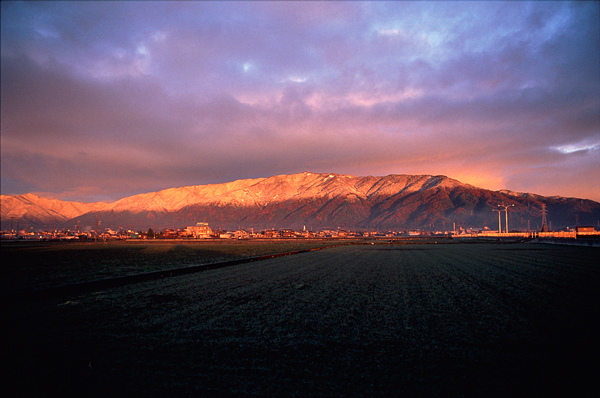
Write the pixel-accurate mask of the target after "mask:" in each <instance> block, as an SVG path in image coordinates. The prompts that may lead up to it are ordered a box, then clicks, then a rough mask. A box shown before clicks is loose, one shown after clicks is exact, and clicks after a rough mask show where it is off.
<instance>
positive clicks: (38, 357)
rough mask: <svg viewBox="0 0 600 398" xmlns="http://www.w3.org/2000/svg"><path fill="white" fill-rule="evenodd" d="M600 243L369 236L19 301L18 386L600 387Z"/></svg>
mask: <svg viewBox="0 0 600 398" xmlns="http://www.w3.org/2000/svg"><path fill="white" fill-rule="evenodd" d="M599 255H600V250H599V249H597V248H587V247H569V246H551V245H539V244H437V245H435V244H429V245H368V246H364V245H362V246H356V245H355V246H344V247H337V248H332V249H326V250H322V251H318V252H310V253H303V254H298V255H294V256H289V257H282V258H277V259H272V260H267V261H261V262H255V263H249V264H243V265H238V266H234V267H229V268H222V269H218V270H211V271H205V272H201V273H197V274H193V275H187V276H180V277H173V278H168V279H163V280H159V281H151V282H144V283H138V284H134V285H129V286H125V287H121V288H115V289H110V290H106V291H99V292H92V293H89V294H85V295H81V296H77V297H63V298H60V299H46V300H43V301H40V300H38V301H33V302H17V303H15V302H11V303H3V310H4V312H5V314H3V326H2V328H3V334H4V335H5V336H6V337H5V339H4V342H3V351H4V352H3V358H4V359H3V365H4V366H5V367H6V369H5V371H4V373H3V374H4V375H5V376H7V380H9V386H8V387H10V384H16V386H17V388H18V389H17V391H19V394H18V396H41V395H44V396H45V395H50V394H51V393H52V392H53V391H55V392H58V393H60V394H61V395H66V396H71V395H72V396H86V397H89V396H111V397H112V396H123V397H125V396H127V397H129V396H141V395H144V396H155V397H163V396H177V397H187V396H189V397H192V396H198V397H206V396H209V397H222V396H261V397H263V396H282V397H283V396H302V397H304V396H306V397H308V396H310V397H313V396H316V397H319V396H321V397H331V396H336V397H339V396H347V397H354V396H445V397H447V396H454V397H459V396H486V397H489V396H497V397H505V396H526V395H534V396H540V395H545V394H546V395H547V394H550V393H552V395H555V396H556V394H558V395H559V396H560V395H570V396H572V395H575V396H585V395H586V394H585V393H584V391H587V390H586V389H589V388H590V387H592V388H593V389H594V391H593V393H592V394H591V395H589V396H597V394H598V384H597V381H596V379H597V375H598V374H599V373H598V372H599V370H600V369H599V366H598V363H597V358H598V354H599V353H600V349H599V348H600V347H599V343H598V335H599V332H600V328H599V327H598V326H596V322H595V321H596V319H597V318H598V314H600V293H599V289H598V286H600V285H599V282H600V268H599V267H598V265H597V259H598V258H599ZM115 261H116V260H115ZM590 363H591V365H590ZM6 390H7V391H10V390H9V389H6Z"/></svg>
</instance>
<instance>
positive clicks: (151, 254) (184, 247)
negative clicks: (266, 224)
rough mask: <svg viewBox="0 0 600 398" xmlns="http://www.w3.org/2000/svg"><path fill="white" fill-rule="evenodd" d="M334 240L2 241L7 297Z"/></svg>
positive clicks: (1, 285)
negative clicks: (34, 290) (27, 291)
mask: <svg viewBox="0 0 600 398" xmlns="http://www.w3.org/2000/svg"><path fill="white" fill-rule="evenodd" d="M336 243H337V242H336V241H334V240H298V241H295V240H280V241H268V240H260V241H259V240H240V241H236V240H216V241H215V240H206V241H193V240H190V241H160V240H159V241H139V242H132V241H127V242H123V241H110V243H108V244H102V243H98V244H95V243H93V242H89V243H88V242H86V243H79V242H75V243H65V242H14V243H10V242H9V243H6V242H2V271H3V273H4V276H5V277H4V278H1V279H0V288H1V290H2V292H3V293H10V292H15V291H22V290H31V289H39V288H46V287H51V286H57V285H62V284H68V283H79V282H86V281H91V280H97V279H103V278H111V277H118V276H125V275H135V274H139V273H144V272H152V271H160V270H166V269H171V268H180V267H187V266H192V265H199V264H210V263H216V262H222V261H229V260H237V259H240V258H247V257H254V256H260V255H265V254H271V253H280V252H288V251H293V250H302V249H307V248H314V247H323V246H329V245H335V244H336Z"/></svg>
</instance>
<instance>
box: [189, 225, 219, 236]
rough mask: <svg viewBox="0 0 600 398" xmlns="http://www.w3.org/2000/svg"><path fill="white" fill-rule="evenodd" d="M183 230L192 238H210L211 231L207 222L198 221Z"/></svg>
mask: <svg viewBox="0 0 600 398" xmlns="http://www.w3.org/2000/svg"><path fill="white" fill-rule="evenodd" d="M185 231H186V232H187V234H188V235H191V236H192V237H193V238H210V237H211V236H212V233H213V232H212V230H211V229H210V227H209V226H208V223H207V222H198V223H196V225H194V226H191V227H187V228H186V229H185Z"/></svg>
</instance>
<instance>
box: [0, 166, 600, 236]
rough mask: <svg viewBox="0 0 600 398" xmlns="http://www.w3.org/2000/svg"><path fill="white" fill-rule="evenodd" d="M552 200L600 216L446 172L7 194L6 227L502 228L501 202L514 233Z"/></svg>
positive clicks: (579, 216)
mask: <svg viewBox="0 0 600 398" xmlns="http://www.w3.org/2000/svg"><path fill="white" fill-rule="evenodd" d="M542 204H545V205H546V206H547V209H548V213H549V216H548V218H549V219H550V220H551V221H552V223H553V226H554V227H555V228H559V227H565V226H574V225H575V224H576V223H578V224H579V225H584V224H590V225H596V223H597V222H598V220H600V204H599V203H598V202H594V201H591V200H584V199H576V198H564V197H544V196H540V195H536V194H531V193H517V192H512V191H506V190H503V191H491V190H487V189H482V188H478V187H475V186H473V185H469V184H464V183H461V182H460V181H457V180H455V179H452V178H449V177H446V176H441V175H438V176H431V175H405V174H403V175H388V176H383V177H373V176H368V177H356V176H351V175H339V174H321V173H310V172H304V173H298V174H291V175H279V176H273V177H269V178H257V179H246V180H237V181H233V182H229V183H224V184H209V185H196V186H187V187H181V188H171V189H166V190H162V191H158V192H151V193H146V194H140V195H135V196H131V197H127V198H123V199H121V200H118V201H116V202H107V203H87V204H86V203H77V202H66V201H57V200H49V199H44V198H40V197H37V196H35V195H22V196H7V195H4V196H2V229H5V230H6V229H10V225H12V227H13V228H14V227H15V225H16V224H17V223H18V224H19V225H20V226H21V227H24V226H25V225H29V226H38V227H40V226H48V225H50V224H52V225H57V226H59V227H61V228H62V227H66V228H71V229H73V228H75V226H78V227H84V226H93V225H95V223H96V220H98V219H99V220H100V222H101V225H102V227H103V228H113V229H118V228H122V229H135V230H143V229H147V228H153V229H162V228H175V229H177V228H184V227H186V226H188V225H195V224H196V223H197V222H208V223H209V224H210V225H211V226H212V227H213V228H215V229H217V228H218V229H237V228H259V229H272V228H275V229H281V228H291V229H297V230H299V229H303V228H305V227H307V228H309V229H314V230H316V229H331V228H336V229H337V228H343V229H361V230H368V229H373V230H375V229H376V230H403V229H425V230H429V231H436V230H437V231H443V230H449V229H452V228H455V227H456V226H457V225H458V226H459V227H464V228H469V227H472V228H484V227H488V228H490V229H492V230H494V229H497V226H498V224H497V223H498V213H497V212H494V211H493V209H497V206H498V205H514V206H511V207H510V211H509V219H510V227H511V229H515V230H527V229H539V228H541V209H542Z"/></svg>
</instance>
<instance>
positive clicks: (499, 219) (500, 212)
mask: <svg viewBox="0 0 600 398" xmlns="http://www.w3.org/2000/svg"><path fill="white" fill-rule="evenodd" d="M492 211H497V212H498V233H499V234H501V233H502V219H501V218H500V215H501V214H502V210H500V209H492Z"/></svg>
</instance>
